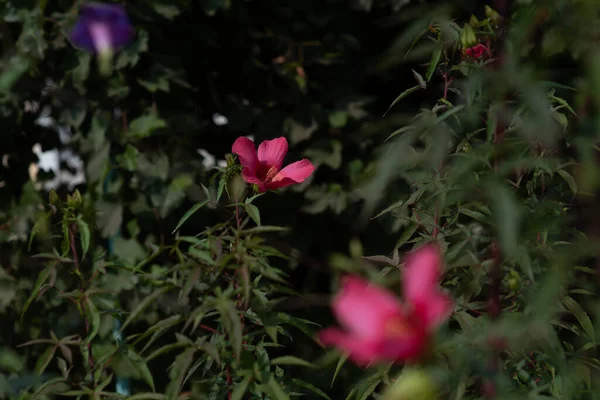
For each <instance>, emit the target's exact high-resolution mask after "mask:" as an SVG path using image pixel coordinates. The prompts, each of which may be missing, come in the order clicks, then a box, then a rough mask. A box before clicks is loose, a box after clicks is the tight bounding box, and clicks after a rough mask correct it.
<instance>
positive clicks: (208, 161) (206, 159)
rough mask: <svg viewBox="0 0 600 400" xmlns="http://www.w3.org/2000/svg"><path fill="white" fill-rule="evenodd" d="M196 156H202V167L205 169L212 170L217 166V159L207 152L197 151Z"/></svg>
mask: <svg viewBox="0 0 600 400" xmlns="http://www.w3.org/2000/svg"><path fill="white" fill-rule="evenodd" d="M198 154H200V155H201V156H202V158H203V160H202V165H204V167H205V168H212V167H214V166H215V165H217V162H216V161H217V158H216V157H215V156H213V155H212V154H210V153H209V152H208V151H206V150H204V149H198Z"/></svg>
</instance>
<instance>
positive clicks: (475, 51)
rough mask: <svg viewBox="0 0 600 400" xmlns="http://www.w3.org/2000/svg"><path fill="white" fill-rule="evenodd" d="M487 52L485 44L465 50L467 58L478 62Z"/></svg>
mask: <svg viewBox="0 0 600 400" xmlns="http://www.w3.org/2000/svg"><path fill="white" fill-rule="evenodd" d="M487 51H488V49H487V47H485V46H484V45H483V44H481V43H480V44H478V45H476V46H473V47H469V48H468V49H465V51H464V52H465V54H466V55H467V56H469V57H472V58H474V59H476V60H479V59H480V58H481V57H483V56H484V54H485V53H487Z"/></svg>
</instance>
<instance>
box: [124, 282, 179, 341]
mask: <svg viewBox="0 0 600 400" xmlns="http://www.w3.org/2000/svg"><path fill="white" fill-rule="evenodd" d="M168 290H170V288H169V287H163V288H160V289H156V290H155V291H154V292H152V293H151V294H150V295H149V296H146V297H144V299H143V300H142V301H141V302H140V303H139V304H138V305H137V306H136V307H135V308H134V309H133V310H132V311H131V314H129V317H127V319H126V320H125V322H123V325H122V326H121V329H120V332H123V331H124V330H125V328H126V327H127V325H129V324H130V323H131V322H132V321H133V320H134V319H136V318H137V317H138V316H139V315H140V314H141V313H142V312H143V311H144V310H145V309H146V308H147V307H148V306H149V305H150V304H152V303H154V301H156V299H157V298H158V297H159V296H161V295H162V294H163V293H165V292H167V291H168Z"/></svg>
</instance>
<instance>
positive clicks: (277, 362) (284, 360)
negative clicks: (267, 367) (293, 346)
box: [271, 356, 317, 368]
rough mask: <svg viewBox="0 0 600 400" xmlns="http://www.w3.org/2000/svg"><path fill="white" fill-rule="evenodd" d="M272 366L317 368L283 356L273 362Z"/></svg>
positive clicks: (300, 360)
mask: <svg viewBox="0 0 600 400" xmlns="http://www.w3.org/2000/svg"><path fill="white" fill-rule="evenodd" d="M271 364H272V365H299V366H302V367H308V368H317V366H316V365H314V364H312V363H310V362H308V361H305V360H303V359H301V358H298V357H294V356H281V357H276V358H274V359H272V360H271Z"/></svg>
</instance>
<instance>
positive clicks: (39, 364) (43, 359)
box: [34, 346, 58, 375]
mask: <svg viewBox="0 0 600 400" xmlns="http://www.w3.org/2000/svg"><path fill="white" fill-rule="evenodd" d="M57 348H58V346H50V347H48V348H46V350H45V351H44V354H42V355H41V356H40V358H38V360H37V361H36V363H35V368H34V370H35V372H36V374H38V375H42V374H43V373H44V371H45V370H46V368H47V367H48V364H50V361H52V358H54V353H55V352H56V349H57Z"/></svg>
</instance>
